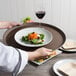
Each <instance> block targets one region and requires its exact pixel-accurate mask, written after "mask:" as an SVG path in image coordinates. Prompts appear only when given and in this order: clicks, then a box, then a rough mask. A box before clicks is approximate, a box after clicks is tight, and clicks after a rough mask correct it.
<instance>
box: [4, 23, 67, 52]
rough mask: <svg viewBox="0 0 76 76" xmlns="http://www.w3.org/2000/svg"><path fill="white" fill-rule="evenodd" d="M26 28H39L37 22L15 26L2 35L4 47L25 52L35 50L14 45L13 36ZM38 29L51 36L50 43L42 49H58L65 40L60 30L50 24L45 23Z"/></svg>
mask: <svg viewBox="0 0 76 76" xmlns="http://www.w3.org/2000/svg"><path fill="white" fill-rule="evenodd" d="M28 27H39V23H37V22H33V23H27V24H23V25H21V26H16V27H14V28H11V29H9V30H7V31H6V32H5V33H4V35H3V40H4V43H5V44H6V45H9V46H13V47H15V48H19V49H22V50H26V51H33V50H35V49H37V47H25V46H21V45H19V44H18V43H16V41H15V40H14V35H15V33H16V32H17V31H19V30H21V29H23V28H28ZM40 27H43V28H45V29H46V30H48V31H50V32H51V33H52V35H53V39H52V41H51V42H50V43H49V44H48V45H45V46H44V47H46V48H49V49H58V48H59V47H60V46H62V45H63V43H64V42H65V40H66V36H65V34H64V32H63V31H62V30H60V29H59V28H57V27H55V26H54V25H50V24H46V23H41V26H40Z"/></svg>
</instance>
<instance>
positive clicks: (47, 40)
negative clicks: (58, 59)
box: [14, 27, 53, 47]
mask: <svg viewBox="0 0 76 76" xmlns="http://www.w3.org/2000/svg"><path fill="white" fill-rule="evenodd" d="M31 32H36V33H38V34H44V36H45V37H44V42H43V44H36V45H35V44H30V43H29V44H27V43H24V42H22V41H21V38H22V36H26V35H28V34H29V33H31ZM52 38H53V36H52V33H51V32H49V31H48V30H46V29H44V28H39V27H30V28H24V29H21V30H19V31H18V32H17V33H16V34H15V36H14V39H15V41H16V42H17V43H18V44H20V45H23V46H28V47H39V46H44V45H47V44H49V43H50V42H51V41H52Z"/></svg>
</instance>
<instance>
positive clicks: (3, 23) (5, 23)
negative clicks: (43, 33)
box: [0, 21, 21, 29]
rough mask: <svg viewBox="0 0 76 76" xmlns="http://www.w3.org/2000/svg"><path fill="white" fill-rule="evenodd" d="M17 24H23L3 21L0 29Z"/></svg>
mask: <svg viewBox="0 0 76 76" xmlns="http://www.w3.org/2000/svg"><path fill="white" fill-rule="evenodd" d="M17 25H21V23H17V22H9V21H2V22H0V29H9V28H12V27H14V26H17Z"/></svg>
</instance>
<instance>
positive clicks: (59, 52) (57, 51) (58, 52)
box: [32, 50, 62, 65]
mask: <svg viewBox="0 0 76 76" xmlns="http://www.w3.org/2000/svg"><path fill="white" fill-rule="evenodd" d="M55 51H56V55H53V56H51V57H49V58H48V59H45V60H44V61H43V62H36V61H32V62H33V63H35V64H37V65H41V64H43V63H45V62H47V61H48V60H50V59H52V58H53V57H55V56H57V55H59V54H61V53H62V51H59V50H55Z"/></svg>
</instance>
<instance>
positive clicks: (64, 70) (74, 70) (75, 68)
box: [58, 62, 76, 76]
mask: <svg viewBox="0 0 76 76" xmlns="http://www.w3.org/2000/svg"><path fill="white" fill-rule="evenodd" d="M58 70H59V72H60V73H61V74H62V75H63V74H65V76H76V63H71V62H68V63H65V64H63V65H61V66H60V67H59V68H58Z"/></svg>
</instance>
